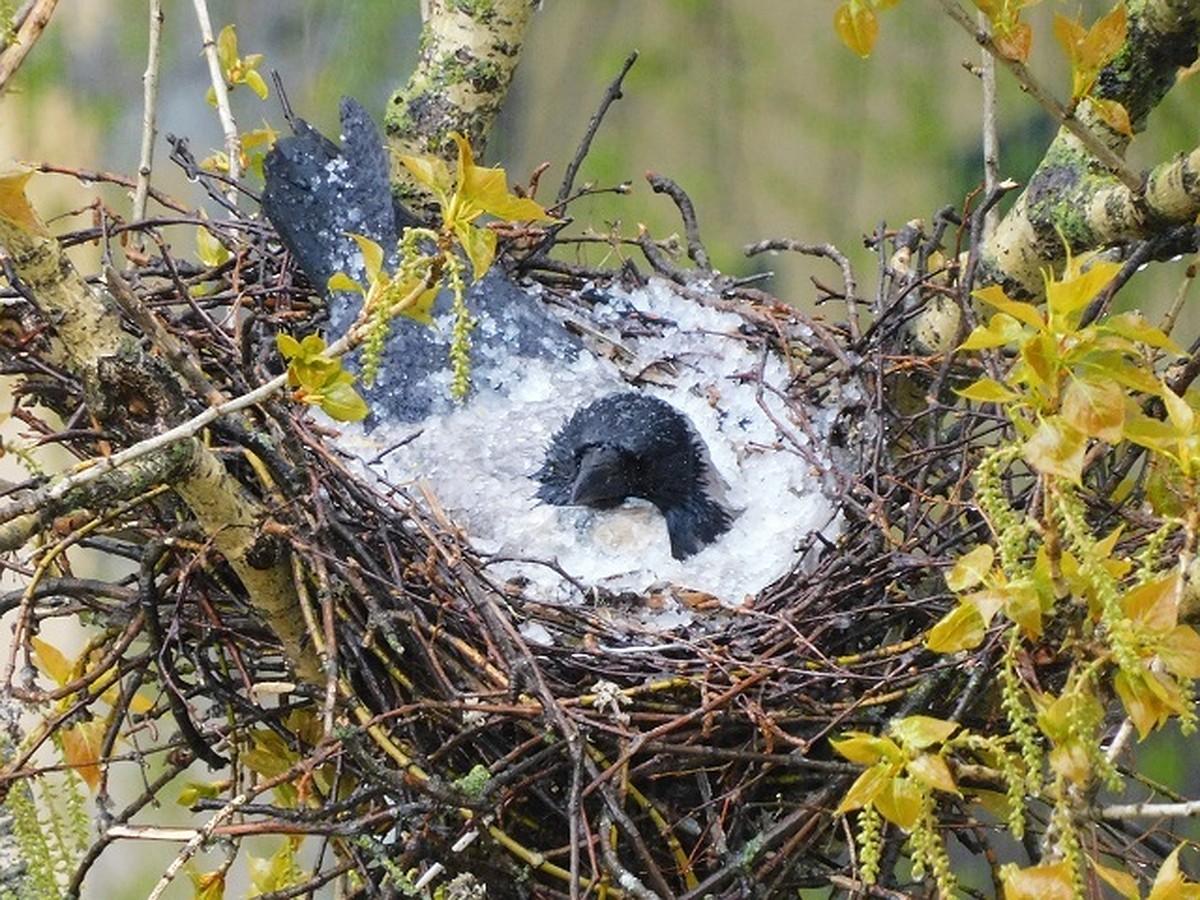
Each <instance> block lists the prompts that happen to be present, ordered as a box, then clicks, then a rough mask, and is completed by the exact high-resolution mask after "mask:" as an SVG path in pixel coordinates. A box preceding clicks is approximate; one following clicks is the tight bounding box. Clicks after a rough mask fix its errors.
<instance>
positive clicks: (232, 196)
mask: <svg viewBox="0 0 1200 900" xmlns="http://www.w3.org/2000/svg"><path fill="white" fill-rule="evenodd" d="M192 5H193V6H195V8H196V18H197V19H198V20H199V22H200V36H201V37H202V38H203V39H204V59H205V60H206V61H207V62H208V77H209V80H210V81H211V82H212V89H213V95H214V96H215V97H216V99H217V115H218V117H220V119H221V131H222V132H224V134H225V153H226V155H228V157H229V177H230V179H232V180H234V181H236V180H237V178H238V176H239V175H241V143H240V141H239V140H238V130H237V122H236V121H234V118H233V110H232V109H231V108H230V106H229V90H228V89H227V88H226V87H225V75H224V73H223V72H222V71H221V61H220V60H219V59H218V58H217V41H216V39H215V38H214V37H213V30H212V21H211V20H210V19H209V17H208V4H207V2H206V0H192ZM228 199H229V202H230V203H233V204H235V205H236V203H237V192H236V191H234V190H232V189H231V190H230V191H229V195H228Z"/></svg>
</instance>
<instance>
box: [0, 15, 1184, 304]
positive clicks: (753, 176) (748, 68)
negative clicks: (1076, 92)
mask: <svg viewBox="0 0 1200 900" xmlns="http://www.w3.org/2000/svg"><path fill="white" fill-rule="evenodd" d="M209 6H210V11H211V14H212V19H213V24H214V28H215V29H217V30H219V29H220V28H221V27H222V26H223V25H225V24H228V23H235V24H236V26H237V30H238V37H239V45H240V52H241V53H242V54H246V53H255V52H261V53H264V54H266V60H265V62H264V63H263V66H262V69H263V71H264V72H265V71H268V70H269V69H271V68H275V69H278V70H279V72H280V73H281V74H282V76H283V78H284V83H285V86H286V89H287V92H288V95H289V98H290V100H291V102H292V105H293V107H294V108H295V110H296V111H297V113H299V114H300V115H303V116H304V117H305V118H307V119H309V120H310V121H311V122H313V123H314V124H315V125H317V126H318V127H319V128H321V129H323V130H325V131H326V132H328V133H330V134H336V132H337V102H338V98H339V97H340V96H341V95H342V94H350V95H353V96H355V97H357V98H359V99H360V100H361V101H362V102H363V103H364V104H365V105H366V107H367V108H368V109H370V110H371V111H372V112H373V113H375V114H376V116H377V117H380V116H381V114H382V110H383V105H384V103H385V101H386V99H387V97H388V95H389V93H390V92H391V91H392V90H393V89H394V88H395V87H396V86H397V85H398V84H400V83H402V82H403V80H404V79H405V78H406V77H407V74H408V72H409V71H410V69H411V67H412V65H413V62H414V60H415V58H416V54H417V43H418V35H419V31H420V21H419V13H418V8H417V7H418V4H417V0H391V2H389V0H354V2H341V0H259V2H255V3H236V2H232V0H211V2H210V3H209ZM834 6H835V4H834V3H833V2H828V3H818V2H813V0H807V2H803V3H798V2H795V0H758V2H755V3H738V2H736V0H659V2H655V3H646V2H644V0H604V2H595V0H593V2H573V3H565V2H561V0H551V2H547V3H545V4H544V6H543V9H542V10H541V11H540V13H538V15H537V16H536V17H535V20H534V25H533V28H532V32H531V35H530V39H529V42H528V45H527V48H526V52H525V56H524V58H523V61H522V63H521V67H520V69H519V70H518V74H517V80H516V84H515V87H514V90H513V93H512V96H511V98H510V102H509V103H508V105H507V107H506V109H505V113H504V115H503V116H502V119H501V122H500V124H499V126H498V129H497V131H496V133H495V135H494V136H493V138H492V140H491V143H490V145H489V148H488V154H487V156H488V162H490V163H493V164H502V165H504V166H506V167H507V169H508V171H509V174H510V176H511V177H512V179H513V180H514V181H525V180H526V179H527V178H528V176H529V173H530V172H531V171H532V170H533V169H534V167H536V166H537V165H538V164H539V163H541V162H544V161H545V162H549V163H550V164H551V166H550V169H549V171H548V172H547V173H546V175H545V176H544V177H543V180H542V197H543V199H546V198H548V197H550V196H552V195H553V193H554V190H555V189H556V188H557V185H558V184H559V182H560V180H561V178H562V174H563V170H564V169H565V167H566V165H567V163H568V162H569V161H570V159H571V157H572V156H573V154H574V152H575V148H576V146H577V144H578V142H579V139H580V137H581V136H582V134H583V132H584V129H585V128H586V127H587V123H588V119H589V118H590V116H591V114H592V113H593V111H594V110H595V108H596V106H597V103H598V102H599V99H600V97H601V96H602V94H603V92H604V90H605V87H606V86H607V84H608V83H609V82H610V81H611V79H612V78H613V77H614V76H615V75H616V74H617V72H618V71H619V69H620V66H621V62H622V61H623V59H624V58H625V56H626V55H627V54H628V53H629V51H630V50H633V49H637V50H638V51H639V53H640V58H639V60H638V63H637V65H636V66H635V67H634V69H633V71H632V72H631V73H630V75H629V77H628V78H627V80H626V84H625V92H624V93H625V96H624V99H623V100H621V101H620V102H618V103H617V104H616V105H615V106H614V107H613V108H612V109H611V110H610V112H609V115H608V118H607V120H606V122H605V125H604V127H603V129H602V130H601V132H600V135H599V137H598V139H597V141H596V143H595V144H594V146H593V149H592V153H591V155H590V156H589V158H588V161H587V163H586V165H585V166H584V169H583V171H582V172H581V174H580V180H586V181H591V182H594V183H595V184H597V185H598V186H611V185H615V184H618V183H620V182H624V181H630V182H632V184H633V186H634V194H633V196H631V197H618V196H613V195H609V194H605V195H601V196H599V197H596V198H593V199H590V200H588V201H586V202H583V203H579V204H576V205H575V206H574V207H572V213H573V215H574V216H575V218H576V220H577V221H579V222H580V223H581V224H583V225H587V226H590V227H592V228H593V229H594V230H596V231H601V232H606V231H609V230H611V229H613V228H618V229H619V230H620V231H621V232H622V233H624V234H628V235H632V234H635V233H636V228H637V225H638V223H645V224H646V225H647V226H648V227H649V228H650V229H651V232H652V234H654V235H655V236H657V237H663V236H667V235H669V234H671V233H674V232H676V231H678V230H679V228H680V223H679V220H678V217H677V215H676V213H675V210H674V208H673V206H672V204H671V203H670V201H669V200H668V199H666V198H665V197H661V196H655V195H653V194H652V193H651V191H650V190H649V188H648V186H647V185H646V183H645V180H644V173H645V172H646V171H647V170H653V171H657V172H660V173H662V174H665V175H668V176H670V177H671V178H673V179H675V180H676V181H677V182H679V183H680V184H681V185H682V186H683V187H684V188H685V189H686V190H687V191H689V193H690V194H691V195H692V198H693V199H694V201H695V203H696V207H697V210H698V212H699V216H700V224H701V228H702V233H703V236H704V238H705V240H706V242H707V243H708V245H709V249H710V253H711V254H712V257H713V259H714V261H715V263H716V265H717V266H718V267H719V268H720V269H721V270H723V271H725V272H728V273H731V274H737V275H744V274H749V273H751V272H753V271H756V270H758V269H762V268H766V267H769V268H770V269H771V270H772V271H773V272H775V274H776V278H775V280H774V281H773V282H771V283H769V284H768V285H767V287H768V288H769V289H771V290H773V291H774V292H775V293H776V294H777V295H779V296H780V297H781V298H783V299H786V300H788V301H789V302H794V303H800V304H805V303H806V302H807V300H808V298H809V296H810V295H811V293H812V291H811V289H810V288H809V286H808V285H807V284H806V282H807V280H808V278H809V277H810V276H813V275H818V276H819V277H821V278H823V279H824V280H826V281H836V278H835V275H836V273H835V272H833V271H832V269H831V268H830V266H829V264H828V263H827V262H820V261H815V260H810V259H803V258H792V257H772V258H760V259H757V260H747V259H745V258H744V257H743V255H742V247H743V246H744V245H745V244H747V243H749V242H752V241H755V240H758V239H761V238H767V237H789V238H795V239H798V240H802V241H806V242H833V243H835V244H836V245H837V246H838V247H839V248H840V249H842V250H843V252H846V253H848V254H850V255H851V257H852V258H853V259H854V260H855V261H856V263H857V272H858V277H859V281H860V286H861V289H862V290H863V291H864V292H865V293H869V292H870V291H871V290H872V282H873V277H872V274H873V270H874V265H875V264H874V261H873V260H871V259H870V255H869V254H868V253H867V252H866V251H865V250H863V247H862V236H863V235H864V234H870V233H871V232H873V231H874V230H875V228H876V227H878V226H879V225H880V224H881V223H887V224H888V225H889V226H893V227H895V226H899V225H901V224H903V223H904V222H905V221H907V220H909V219H912V218H916V217H922V218H925V219H927V220H928V218H929V217H930V216H931V215H932V213H933V212H934V211H935V210H937V209H939V208H940V207H942V206H944V205H946V204H954V205H957V206H961V204H962V202H963V199H964V198H965V197H966V196H967V194H968V193H969V192H970V191H972V190H973V189H974V188H975V187H977V185H978V183H979V181H980V165H981V161H980V153H979V127H980V124H979V123H980V111H979V107H980V104H979V96H980V87H979V81H978V79H977V78H976V76H974V75H973V74H971V73H970V72H969V71H968V70H967V68H966V67H965V66H964V63H965V62H971V63H975V62H977V61H978V57H979V51H978V50H977V48H976V47H975V46H974V45H973V43H972V42H971V41H970V40H969V39H968V37H967V36H966V35H964V34H962V33H961V32H960V31H959V30H957V29H956V28H955V27H953V25H952V23H950V22H949V20H948V19H947V18H946V17H945V16H943V15H942V14H941V12H940V11H939V10H938V9H937V7H936V5H935V4H932V3H928V2H919V0H909V2H907V3H903V4H901V5H900V6H899V7H898V8H897V9H894V10H892V11H890V12H888V13H886V14H884V15H883V16H882V17H881V18H882V29H881V37H880V40H879V42H878V45H877V48H876V52H875V53H874V55H873V56H872V57H871V58H870V59H867V60H861V59H859V58H858V57H857V56H855V55H854V54H853V53H851V52H850V51H848V50H847V49H846V48H845V47H843V46H842V45H841V43H840V42H839V41H838V40H837V38H836V36H835V34H834V32H833V27H832V15H833V8H834ZM1108 6H1109V5H1108V4H1106V3H1099V2H1095V0H1089V2H1083V3H1072V4H1063V3H1057V2H1046V3H1043V4H1040V6H1038V7H1036V8H1035V9H1034V10H1033V11H1032V16H1031V21H1032V22H1033V24H1034V27H1035V32H1036V38H1035V52H1034V59H1033V68H1034V70H1035V72H1037V73H1038V75H1039V76H1040V77H1041V78H1042V79H1043V80H1045V81H1046V82H1047V83H1049V84H1051V85H1054V86H1056V87H1058V88H1059V90H1058V93H1059V94H1060V95H1065V94H1066V93H1067V91H1068V87H1067V83H1068V70H1067V65H1066V62H1065V61H1064V60H1063V59H1062V57H1061V54H1060V53H1059V51H1058V48H1057V47H1056V46H1055V44H1054V41H1053V38H1052V35H1051V30H1050V17H1051V15H1052V14H1053V13H1054V12H1055V11H1056V10H1060V11H1062V12H1063V13H1064V14H1067V15H1075V14H1078V13H1081V14H1082V17H1083V19H1084V20H1085V21H1091V19H1092V18H1094V17H1095V16H1097V15H1099V14H1101V13H1102V12H1104V11H1106V10H1107V8H1108ZM166 15H167V20H166V28H165V48H164V51H165V52H164V62H163V75H162V89H161V90H162V95H161V96H162V99H161V105H160V127H159V134H160V136H159V148H158V156H157V161H156V183H157V184H158V185H159V186H160V187H163V188H165V189H167V190H168V191H170V192H172V193H177V194H179V195H181V196H182V197H183V198H185V199H187V200H189V201H190V202H198V197H197V196H196V194H197V192H196V191H194V190H193V189H190V188H189V187H188V186H187V185H186V184H185V183H184V181H183V179H182V176H181V173H180V172H179V171H178V170H176V169H175V168H174V167H173V166H172V165H171V164H170V163H169V162H167V161H166V159H165V157H166V146H165V135H166V134H168V133H172V134H178V135H185V136H187V137H188V138H189V139H190V141H191V144H192V147H193V150H194V152H195V153H196V155H197V156H198V157H204V156H206V155H207V154H208V153H209V152H210V151H211V150H212V149H214V148H217V147H219V146H220V143H221V139H220V132H219V129H218V123H217V119H216V115H215V112H214V111H213V110H212V109H211V108H210V107H208V106H207V105H206V104H205V103H204V101H203V98H204V93H205V90H206V88H207V73H206V70H205V68H204V64H203V61H202V59H201V58H200V44H199V38H198V31H197V27H196V22H195V16H194V13H193V11H192V9H191V7H190V6H187V5H184V4H166ZM146 32H147V13H146V7H145V5H144V4H141V3H134V2H130V0H87V2H80V0H68V2H66V3H64V4H63V5H62V6H61V7H60V8H59V11H58V13H57V14H56V16H55V17H54V20H53V21H52V23H51V25H50V27H49V29H48V32H47V34H46V36H45V37H44V38H43V41H42V43H41V44H40V45H39V46H38V47H37V48H36V50H35V51H34V53H33V54H32V56H31V58H30V60H29V61H28V62H27V63H26V67H25V70H24V71H23V72H22V73H21V75H20V76H19V79H18V82H17V86H16V90H15V91H14V92H13V93H11V94H10V95H9V96H8V97H7V98H6V99H5V101H4V104H3V106H2V107H0V134H2V137H0V153H3V154H4V155H5V156H11V157H16V158H19V159H25V160H33V161H43V160H44V161H50V162H54V163H59V164H66V165H79V166H85V167H92V168H101V169H108V170H111V171H118V172H125V173H129V174H132V173H133V171H134V169H135V167H136V160H137V156H136V154H137V144H138V135H139V128H140V124H139V123H140V116H141V74H142V71H143V69H144V68H145V43H146ZM1000 89H1001V90H1000V107H999V123H1000V132H1001V148H1002V149H1001V153H1002V156H1001V165H1002V173H1003V175H1004V176H1006V177H1012V178H1015V179H1017V180H1018V181H1020V180H1023V179H1024V178H1026V177H1027V176H1028V174H1029V173H1030V171H1032V168H1033V166H1034V164H1035V163H1036V161H1037V159H1038V157H1039V155H1040V153H1041V151H1042V150H1043V149H1044V147H1045V146H1046V143H1047V142H1048V140H1049V138H1050V136H1051V135H1052V133H1053V126H1052V124H1051V123H1050V122H1049V120H1048V119H1047V117H1046V116H1045V115H1044V114H1043V113H1042V112H1041V110H1040V109H1039V108H1038V107H1037V106H1036V104H1034V103H1033V102H1032V101H1031V100H1029V99H1028V98H1027V97H1025V96H1024V95H1023V94H1022V93H1021V92H1020V91H1019V90H1018V89H1017V88H1016V86H1015V84H1014V83H1013V81H1012V79H1011V78H1009V77H1007V75H1005V74H1004V73H1001V75H1000ZM1198 90H1200V88H1198V87H1197V85H1196V83H1195V80H1194V79H1193V80H1190V81H1189V82H1187V83H1185V84H1183V85H1180V87H1179V88H1178V89H1177V90H1176V91H1174V92H1173V93H1172V94H1171V95H1170V97H1169V98H1168V100H1167V102H1166V103H1165V104H1164V105H1163V107H1162V108H1161V109H1160V110H1158V111H1157V112H1156V113H1155V114H1154V118H1153V120H1152V122H1151V128H1150V131H1149V134H1148V135H1146V136H1144V137H1142V138H1139V139H1138V141H1137V142H1136V143H1135V149H1134V158H1135V161H1136V162H1138V163H1139V164H1150V163H1153V162H1155V161H1158V160H1160V159H1163V158H1165V157H1166V156H1167V155H1169V154H1170V153H1172V152H1175V151H1177V150H1181V149H1183V148H1185V147H1190V146H1192V144H1193V143H1194V142H1195V137H1196V123H1195V117H1194V116H1189V115H1188V114H1187V112H1188V110H1191V109H1194V108H1195V105H1196V102H1197V100H1198V99H1200V96H1198V94H1197V91H1198ZM234 101H235V111H236V113H237V115H238V125H239V127H240V128H241V129H242V130H251V129H255V128H260V127H262V126H263V124H264V122H266V123H269V124H270V125H272V126H273V127H275V128H278V129H282V128H283V127H284V126H283V121H282V116H281V115H280V110H279V106H278V103H277V102H276V101H275V99H274V98H272V99H270V100H268V101H267V102H266V103H263V102H262V101H260V100H259V99H258V98H257V97H255V96H254V95H253V94H252V93H251V92H250V91H248V90H246V89H245V88H242V89H239V90H238V91H236V92H235V93H234ZM43 181H45V180H44V179H43ZM58 187H59V188H61V189H62V190H63V194H62V195H61V199H60V200H59V202H58V203H57V204H55V205H56V206H57V207H58V208H60V209H68V208H74V207H78V206H79V205H80V203H79V200H80V198H79V194H78V189H77V187H76V186H74V185H73V184H71V183H70V182H67V181H66V180H63V179H60V180H59V184H58ZM43 189H45V190H50V187H48V186H46V185H43ZM113 202H115V203H118V204H119V202H120V198H119V197H118V198H116V199H115V200H114V201H113ZM117 208H118V210H120V208H121V207H120V206H119V205H118V207H117ZM592 261H597V259H593V260H592ZM1177 282H1178V274H1176V275H1175V276H1174V277H1173V279H1172V281H1171V282H1170V283H1167V282H1164V283H1162V284H1161V285H1160V286H1159V287H1152V284H1148V285H1145V286H1144V288H1145V292H1146V293H1148V294H1149V295H1151V296H1153V295H1155V294H1158V293H1160V292H1161V291H1162V290H1166V291H1168V292H1172V293H1173V290H1174V287H1173V285H1174V284H1176V283H1177ZM1127 302H1128V301H1127ZM1142 302H1148V301H1142Z"/></svg>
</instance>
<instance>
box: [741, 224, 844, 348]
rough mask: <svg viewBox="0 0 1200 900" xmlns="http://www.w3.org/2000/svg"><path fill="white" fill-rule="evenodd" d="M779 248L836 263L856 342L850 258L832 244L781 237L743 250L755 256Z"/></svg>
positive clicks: (750, 245) (748, 245)
mask: <svg viewBox="0 0 1200 900" xmlns="http://www.w3.org/2000/svg"><path fill="white" fill-rule="evenodd" d="M780 250H790V251H792V252H793V253H803V254H804V255H805V256H824V257H825V258H826V259H830V260H832V261H833V262H834V263H836V264H837V266H838V268H840V269H841V270H842V287H843V289H844V291H845V295H846V296H845V303H846V324H847V325H848V327H849V329H850V337H851V338H852V339H853V340H854V342H855V343H857V342H858V340H859V338H860V337H861V334H860V333H859V330H858V303H857V299H858V298H857V295H856V293H855V292H856V291H857V290H858V285H857V284H856V283H855V281H854V270H853V269H852V268H851V267H850V260H849V259H847V258H846V255H845V254H844V253H842V251H840V250H838V248H837V247H835V246H833V244H806V243H804V242H802V241H793V240H788V239H783V238H780V239H773V240H766V241H758V242H757V243H754V244H747V245H746V248H745V249H744V250H743V252H744V253H745V254H746V255H747V256H757V255H758V254H760V253H767V252H770V251H780Z"/></svg>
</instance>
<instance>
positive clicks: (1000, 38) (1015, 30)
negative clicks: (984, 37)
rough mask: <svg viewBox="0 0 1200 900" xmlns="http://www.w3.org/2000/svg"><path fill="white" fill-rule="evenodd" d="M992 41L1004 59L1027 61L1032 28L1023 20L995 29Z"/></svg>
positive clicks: (1031, 42) (1031, 45) (1031, 43)
mask: <svg viewBox="0 0 1200 900" xmlns="http://www.w3.org/2000/svg"><path fill="white" fill-rule="evenodd" d="M994 41H995V44H996V49H997V50H998V51H999V52H1000V55H1001V56H1003V57H1004V58H1005V59H1012V60H1016V61H1017V62H1022V63H1024V62H1029V51H1030V49H1031V48H1032V47H1033V29H1032V28H1031V27H1030V26H1029V25H1027V24H1026V23H1025V22H1015V23H1014V24H1013V25H1012V26H1010V27H1008V28H1005V29H1002V30H999V29H998V30H997V31H996V34H995V37H994Z"/></svg>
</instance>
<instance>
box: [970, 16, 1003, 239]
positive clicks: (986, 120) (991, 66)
mask: <svg viewBox="0 0 1200 900" xmlns="http://www.w3.org/2000/svg"><path fill="white" fill-rule="evenodd" d="M976 18H977V19H978V22H979V31H980V33H981V34H990V29H989V25H988V17H987V16H986V15H984V13H983V12H979V13H977V15H976ZM979 80H980V83H981V84H982V86H983V96H982V98H981V104H980V105H981V106H982V110H981V111H982V113H983V115H982V123H981V129H980V130H981V131H982V132H983V187H984V190H985V191H986V192H987V193H988V194H989V195H990V194H991V193H992V191H994V190H995V189H996V186H997V185H998V184H999V183H1000V138H999V136H998V135H997V133H996V58H995V57H994V56H992V54H991V53H990V52H989V51H988V50H987V48H982V49H981V59H980V62H979ZM999 221H1000V211H999V210H997V209H996V208H995V207H992V208H990V209H989V210H988V211H987V213H986V215H985V216H984V219H983V237H984V238H987V237H990V236H991V234H992V232H993V231H995V230H996V225H997V224H998V223H999Z"/></svg>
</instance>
